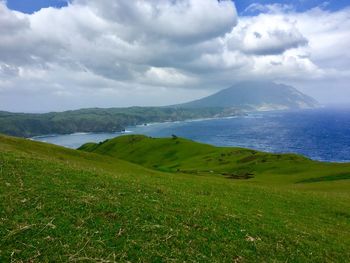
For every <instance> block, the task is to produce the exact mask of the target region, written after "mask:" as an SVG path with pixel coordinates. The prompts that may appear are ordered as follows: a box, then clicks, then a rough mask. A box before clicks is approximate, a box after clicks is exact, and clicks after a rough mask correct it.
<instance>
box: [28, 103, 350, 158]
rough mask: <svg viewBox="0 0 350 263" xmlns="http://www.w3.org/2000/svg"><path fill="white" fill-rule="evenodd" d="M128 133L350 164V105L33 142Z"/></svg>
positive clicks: (64, 142) (74, 142) (74, 141)
mask: <svg viewBox="0 0 350 263" xmlns="http://www.w3.org/2000/svg"><path fill="white" fill-rule="evenodd" d="M125 134H144V135H147V136H152V137H169V136H171V135H173V134H174V135H176V136H179V137H184V138H188V139H191V140H194V141H197V142H202V143H207V144H211V145H216V146H232V147H244V148H250V149H256V150H260V151H265V152H271V153H297V154H302V155H304V156H306V157H309V158H311V159H313V160H318V161H327V162H350V107H349V108H348V109H344V108H321V109H312V110H302V111H283V112H282V111H275V112H256V113H249V114H247V115H246V116H238V117H229V118H218V119H201V120H189V121H179V122H166V123H148V124H145V125H139V126H134V127H128V128H127V130H126V131H125V132H115V133H74V134H67V135H54V134H52V135H47V136H38V137H34V138H32V139H33V140H37V141H42V142H47V143H52V144H57V145H61V146H65V147H68V148H78V147H79V146H81V145H82V144H84V143H87V142H101V141H104V140H106V139H110V138H113V137H116V136H121V135H125Z"/></svg>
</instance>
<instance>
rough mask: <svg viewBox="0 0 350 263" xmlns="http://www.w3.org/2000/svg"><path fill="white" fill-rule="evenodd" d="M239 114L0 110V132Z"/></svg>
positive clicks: (117, 127) (104, 128)
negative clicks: (20, 111)
mask: <svg viewBox="0 0 350 263" xmlns="http://www.w3.org/2000/svg"><path fill="white" fill-rule="evenodd" d="M240 114H242V112H241V111H239V110H237V109H224V108H222V107H216V108H202V109H183V108H176V109H175V108H166V107H130V108H108V109H102V108H91V109H80V110H71V111H64V112H50V113H42V114H31V113H11V112H2V111H0V133H3V134H7V135H12V136H20V137H33V136H38V135H47V134H69V133H75V132H116V131H122V130H124V129H126V128H127V127H128V126H134V125H138V124H144V123H148V122H164V121H180V120H188V119H198V118H212V117H219V116H234V115H240Z"/></svg>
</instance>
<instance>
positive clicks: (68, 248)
mask: <svg viewBox="0 0 350 263" xmlns="http://www.w3.org/2000/svg"><path fill="white" fill-rule="evenodd" d="M82 150H84V151H82ZM87 151H90V152H91V153H90V152H87ZM348 172H350V164H327V163H318V162H313V161H310V160H308V159H306V158H304V157H300V156H297V155H272V154H266V153H261V152H256V151H252V150H246V149H238V148H216V147H213V146H209V145H203V144H197V143H194V142H191V141H188V140H184V139H181V138H174V139H172V138H170V139H151V138H147V137H144V136H125V137H120V138H117V139H113V140H109V141H107V142H105V143H102V144H87V145H85V146H83V147H82V148H81V150H80V151H77V150H69V149H66V148H62V147H58V146H53V145H49V144H44V143H39V142H33V141H29V140H24V139H17V138H13V137H6V136H0V237H1V239H0V262H46V261H50V262H67V261H71V262H126V261H130V262H184V261H186V262H349V261H350V180H349V176H348ZM250 177H251V178H250ZM237 178H240V179H237ZM242 178H250V179H242Z"/></svg>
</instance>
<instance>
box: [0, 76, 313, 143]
mask: <svg viewBox="0 0 350 263" xmlns="http://www.w3.org/2000/svg"><path fill="white" fill-rule="evenodd" d="M317 106H318V103H317V101H316V100H314V99H313V98H311V97H309V96H307V95H305V94H303V93H301V92H300V91H298V90H297V89H295V88H293V87H290V86H286V85H283V84H276V83H273V82H244V83H240V84H237V85H234V86H232V87H231V88H228V89H224V90H222V91H219V92H217V93H215V94H213V95H211V96H208V97H205V98H202V99H199V100H196V101H192V102H188V103H184V104H178V105H172V106H165V107H129V108H109V109H102V108H90V109H80V110H72V111H65V112H51V113H43V114H31V113H11V112H0V133H3V134H7V135H12V136H19V137H34V136H39V135H47V134H70V133H76V132H120V131H123V130H125V129H126V128H127V127H128V126H134V125H142V124H145V123H150V122H166V121H183V120H191V119H200V118H218V117H228V116H239V115H243V114H245V113H246V112H251V111H268V110H295V109H305V108H314V107H317Z"/></svg>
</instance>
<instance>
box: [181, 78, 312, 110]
mask: <svg viewBox="0 0 350 263" xmlns="http://www.w3.org/2000/svg"><path fill="white" fill-rule="evenodd" d="M318 105H319V104H318V102H317V101H316V100H315V99H313V98H312V97H310V96H307V95H305V94H303V93H302V92H300V91H298V90H297V89H295V88H293V87H291V86H287V85H284V84H276V83H274V82H253V81H249V82H242V83H239V84H236V85H234V86H232V87H230V88H228V89H224V90H221V91H219V92H217V93H215V94H213V95H211V96H208V97H205V98H202V99H199V100H194V101H191V102H188V103H183V104H178V105H174V107H179V108H208V107H225V108H240V109H244V110H254V111H255V110H257V111H268V110H290V109H308V108H315V107H317V106H318Z"/></svg>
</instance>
